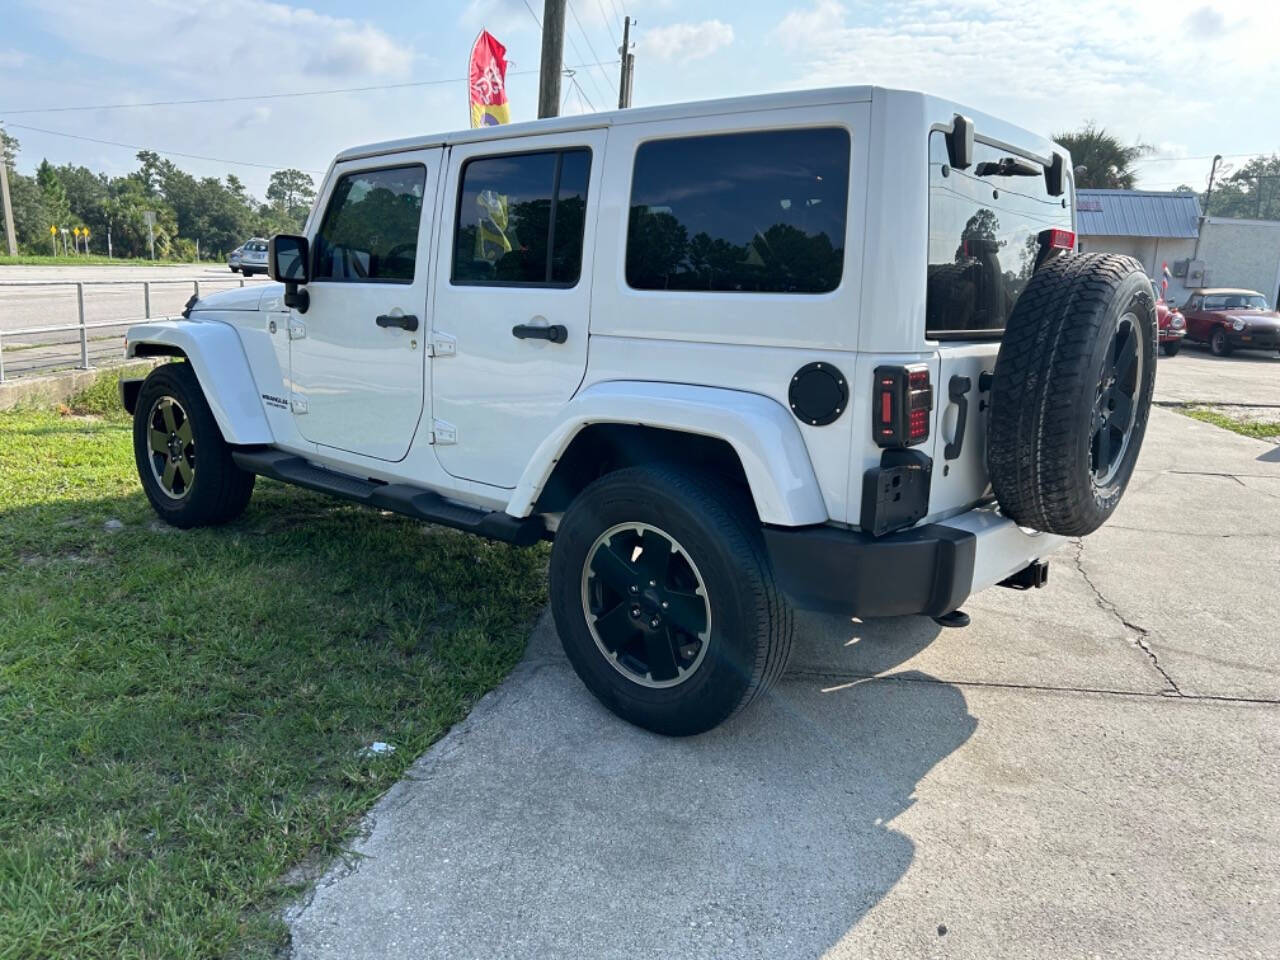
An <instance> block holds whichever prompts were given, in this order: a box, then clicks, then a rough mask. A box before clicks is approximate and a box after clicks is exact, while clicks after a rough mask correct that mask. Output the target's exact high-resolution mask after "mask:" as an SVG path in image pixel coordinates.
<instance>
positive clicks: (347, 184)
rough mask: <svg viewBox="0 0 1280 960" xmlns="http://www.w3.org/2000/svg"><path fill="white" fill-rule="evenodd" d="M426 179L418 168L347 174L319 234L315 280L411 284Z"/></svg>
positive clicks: (425, 172) (315, 246)
mask: <svg viewBox="0 0 1280 960" xmlns="http://www.w3.org/2000/svg"><path fill="white" fill-rule="evenodd" d="M426 179H427V171H426V168H425V167H423V166H421V165H420V164H414V165H413V166H408V167H391V168H385V169H382V170H362V171H360V172H358V173H348V174H344V175H343V177H342V178H341V179H340V180H339V181H338V183H337V185H336V186H335V187H334V188H333V194H332V195H331V196H330V197H329V206H328V208H327V209H326V210H325V213H324V220H323V221H321V223H320V230H319V231H318V232H317V233H316V239H315V243H314V245H313V249H314V265H313V269H312V271H311V278H312V280H320V281H331V282H337V283H369V282H374V283H378V282H381V283H412V282H413V274H414V267H415V265H416V262H417V259H418V227H419V225H420V224H421V222H422V196H423V192H424V190H425V188H426Z"/></svg>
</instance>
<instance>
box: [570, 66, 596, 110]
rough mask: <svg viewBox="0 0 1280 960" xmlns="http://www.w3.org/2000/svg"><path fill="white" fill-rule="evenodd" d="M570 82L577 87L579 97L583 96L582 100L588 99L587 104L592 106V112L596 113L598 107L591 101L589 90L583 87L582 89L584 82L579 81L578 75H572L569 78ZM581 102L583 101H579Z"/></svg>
mask: <svg viewBox="0 0 1280 960" xmlns="http://www.w3.org/2000/svg"><path fill="white" fill-rule="evenodd" d="M587 76H591V74H587ZM569 82H570V83H572V84H573V85H574V86H575V87H576V88H577V90H578V96H579V97H581V98H582V100H586V101H587V106H589V107H590V108H591V112H592V113H594V112H595V109H596V105H595V104H594V103H592V102H591V98H590V97H588V96H587V91H585V90H583V89H582V84H580V83H579V82H578V78H577V77H570V78H569ZM579 102H581V101H579Z"/></svg>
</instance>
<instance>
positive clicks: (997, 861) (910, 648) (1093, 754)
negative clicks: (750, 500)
mask: <svg viewBox="0 0 1280 960" xmlns="http://www.w3.org/2000/svg"><path fill="white" fill-rule="evenodd" d="M1210 362H1212V363H1215V365H1216V363H1217V362H1216V361H1210ZM1181 363H1182V357H1178V358H1176V360H1175V361H1174V363H1170V364H1168V365H1164V366H1162V369H1161V377H1162V378H1163V377H1165V375H1166V373H1167V372H1168V371H1169V370H1170V369H1172V368H1174V366H1175V364H1181ZM1192 363H1193V365H1194V364H1195V361H1192ZM1272 375H1274V373H1272ZM1171 379H1172V378H1171ZM1172 388H1173V387H1172V385H1170V386H1169V387H1168V389H1172ZM1051 571H1052V575H1051V582H1050V584H1049V586H1048V587H1047V588H1046V589H1044V590H1040V591H1034V592H1030V593H1016V592H1013V591H1008V590H1002V589H999V588H996V589H992V590H988V591H986V592H985V593H982V594H980V595H978V596H976V597H974V598H972V599H971V600H970V602H969V603H967V604H966V609H967V610H968V612H969V613H971V614H972V616H973V623H972V625H971V626H969V627H967V628H965V629H961V630H939V628H938V627H937V626H935V625H934V624H933V623H932V621H929V620H926V619H923V618H905V619H899V620H884V621H867V622H857V621H852V622H850V621H847V620H841V619H836V618H818V617H805V618H802V620H801V623H800V630H799V637H798V649H797V651H796V655H795V657H794V659H793V661H792V663H791V669H790V671H789V673H788V674H787V676H786V677H785V678H784V680H783V681H782V682H781V683H780V684H779V687H778V688H777V690H776V691H775V692H774V694H773V695H772V696H770V697H769V698H767V699H765V700H763V701H762V702H757V703H756V704H755V705H753V706H752V708H750V709H748V710H747V711H745V712H744V713H743V714H741V715H740V716H738V717H736V718H734V719H733V720H731V721H730V722H729V723H727V724H726V725H724V726H722V727H721V728H719V729H718V730H716V731H713V732H712V733H710V734H707V735H705V736H702V737H696V738H692V739H687V740H670V739H663V738H661V737H656V736H653V735H650V734H647V733H645V732H643V731H640V730H638V729H636V728H633V727H630V726H628V725H627V724H625V723H623V722H621V721H619V720H617V719H615V718H614V717H613V716H612V715H611V714H609V713H608V712H606V711H605V710H604V709H603V708H602V707H600V706H599V705H598V704H597V703H596V701H595V700H594V699H592V697H591V696H590V695H589V694H588V693H587V692H586V690H585V689H584V688H583V686H582V685H581V684H580V683H579V682H578V679H577V677H576V676H575V675H574V674H573V671H572V669H571V668H570V667H569V665H568V664H567V662H566V661H565V659H564V658H563V656H562V654H561V653H560V650H559V645H558V642H557V640H556V638H555V635H554V630H553V629H552V627H551V624H550V622H549V619H548V618H546V617H544V619H543V620H542V622H541V623H540V624H539V625H538V627H537V629H536V630H535V632H534V634H533V637H532V639H531V641H530V645H529V649H528V653H527V655H526V657H525V659H524V661H523V663H522V664H521V665H520V666H519V667H518V668H517V669H516V670H515V672H514V673H513V674H512V676H511V677H510V678H509V679H508V680H507V681H506V682H505V683H504V684H503V685H502V686H501V687H500V688H499V689H498V690H497V691H495V692H494V693H492V694H490V695H489V696H488V697H486V698H485V699H484V700H483V701H482V702H481V703H480V704H479V705H478V706H477V707H476V709H475V710H474V711H473V712H472V713H471V715H470V716H469V717H468V719H467V720H466V721H465V722H463V723H462V724H460V725H459V726H458V727H456V728H455V729H454V730H453V731H451V732H450V733H449V735H448V736H447V737H445V738H444V739H443V740H442V741H441V742H440V743H438V744H437V745H436V746H435V747H433V748H432V749H431V750H430V751H428V752H427V753H426V754H425V755H423V756H422V757H421V758H420V759H419V760H418V762H417V763H416V764H415V765H414V766H413V767H412V769H411V770H410V772H409V775H408V776H407V777H406V778H405V780H403V781H402V782H401V783H400V784H398V785H397V786H396V787H395V788H393V789H392V790H391V791H390V792H389V793H388V794H387V795H386V796H385V797H384V798H383V799H382V801H381V802H379V803H378V805H377V806H376V808H375V809H374V811H373V813H372V815H371V816H370V817H369V818H368V820H367V823H366V826H367V830H368V832H367V834H366V836H365V837H364V838H363V839H362V840H361V841H360V842H358V843H357V844H355V846H354V849H353V855H352V856H351V857H350V858H349V859H348V860H347V861H345V862H343V863H339V864H336V865H334V866H333V867H331V868H330V869H329V871H328V873H327V874H325V875H324V877H323V879H322V880H321V881H320V883H319V885H318V887H317V888H316V890H315V892H314V893H313V895H312V896H310V897H309V898H308V899H307V900H306V901H305V902H304V903H301V904H298V905H297V906H295V907H294V908H293V909H291V910H290V911H289V914H288V920H289V922H290V925H291V929H292V934H293V956H294V957H295V958H298V960H320V958H344V960H352V958H363V957H368V958H375V957H376V958H379V960H384V958H386V960H389V958H397V957H415V958H416V957H450V958H463V957H552V956H554V957H564V958H575V957H583V958H586V957H590V958H600V957H627V958H645V957H653V958H658V957H662V958H669V957H681V958H696V957H771V958H773V957H816V956H826V957H833V958H854V957H894V958H899V957H962V958H970V957H971V958H982V960H991V958H1003V957H1008V958H1028V957H1045V958H1054V960H1060V958H1077V957H1079V958H1091V957H1125V958H1141V957H1152V958H1156V957H1161V958H1165V957H1180V958H1181V957H1205V958H1210V957H1211V958H1237V957H1239V958H1245V957H1269V956H1274V955H1275V944H1276V943H1277V942H1278V941H1280V803H1277V801H1276V795H1277V790H1278V789H1280V643H1277V641H1278V640H1280V629H1278V628H1277V626H1276V612H1277V599H1276V598H1277V589H1280V447H1274V446H1272V445H1270V444H1266V443H1262V442H1260V441H1256V440H1250V439H1247V438H1244V437H1240V436H1238V435H1235V434H1232V433H1228V432H1226V431H1223V430H1220V429H1218V428H1216V427H1213V426H1210V425H1208V424H1203V423H1199V422H1195V421H1192V420H1189V419H1187V418H1185V417H1182V416H1181V415H1179V414H1176V413H1172V412H1169V411H1166V410H1159V409H1157V410H1153V412H1152V420H1151V426H1150V431H1149V433H1148V437H1147V441H1146V443H1145V445H1144V448H1143V453H1142V458H1141V461H1140V464H1139V470H1138V472H1137V473H1136V474H1135V477H1134V480H1133V483H1132V485H1131V487H1130V490H1129V492H1128V494H1127V495H1126V497H1125V500H1124V502H1123V503H1122V504H1121V506H1120V509H1119V510H1118V512H1117V513H1116V515H1115V517H1114V518H1113V520H1112V522H1111V523H1109V524H1108V525H1107V526H1105V527H1104V528H1103V529H1102V530H1101V531H1099V532H1098V533H1096V534H1094V535H1092V536H1090V537H1088V538H1087V539H1086V540H1084V542H1083V543H1082V544H1072V545H1070V546H1069V547H1067V548H1065V549H1063V550H1062V551H1061V552H1060V553H1059V554H1058V555H1057V556H1055V557H1054V559H1053V561H1052V564H1051Z"/></svg>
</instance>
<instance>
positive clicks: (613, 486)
mask: <svg viewBox="0 0 1280 960" xmlns="http://www.w3.org/2000/svg"><path fill="white" fill-rule="evenodd" d="M551 607H552V612H553V614H554V615H555V620H556V627H557V630H558V631H559V634H560V640H561V643H562V644H563V645H564V649H565V654H566V656H567V657H568V658H569V662H570V663H571V664H573V668H574V670H575V671H577V673H578V676H579V677H581V678H582V681H583V682H584V683H585V684H586V685H587V687H588V689H590V690H591V692H592V693H594V694H595V695H596V697H597V698H599V700H600V701H601V702H602V703H603V704H604V705H605V706H607V707H608V708H609V709H610V710H612V711H613V712H614V713H616V714H617V715H618V716H620V717H622V718H623V719H625V720H629V721H630V722H632V723H635V724H637V725H639V726H642V727H645V728H646V729H649V730H653V731H655V732H657V733H663V734H668V735H673V736H685V735H689V734H695V733H702V732H703V731H706V730H709V729H711V728H712V727H714V726H716V725H717V724H719V723H720V722H722V721H723V720H725V719H726V718H727V717H729V716H731V715H732V714H733V713H734V712H736V711H737V710H739V709H741V708H742V707H743V706H745V705H746V704H747V703H749V702H750V701H751V700H752V699H754V698H755V697H756V696H757V695H759V694H760V693H761V692H763V691H764V690H767V689H768V688H769V687H770V686H771V685H772V684H773V683H774V681H776V680H777V678H778V676H779V675H781V673H782V669H783V667H784V666H785V664H786V661H787V657H788V655H789V653H790V648H791V635H792V631H793V617H792V612H791V609H790V607H789V605H788V604H787V602H786V600H785V598H784V597H783V596H782V594H781V593H780V591H779V590H778V587H777V585H776V584H775V583H774V579H773V572H772V569H771V568H770V566H769V560H768V555H767V553H766V551H765V547H764V541H763V538H762V537H761V534H760V524H759V521H758V520H757V519H756V517H755V514H754V510H753V509H752V507H751V503H750V499H749V497H748V496H747V495H746V494H745V493H743V492H739V491H737V490H736V489H732V490H729V491H727V492H726V491H725V490H724V488H723V485H720V486H719V487H717V485H716V484H714V483H712V482H711V481H710V480H709V479H707V478H704V477H701V476H699V475H697V474H693V473H689V472H686V471H683V470H679V469H676V468H671V467H631V468H628V469H625V470H619V471H617V472H616V473H611V474H608V475H607V476H605V477H602V478H601V479H599V480H597V481H595V482H594V483H593V484H591V485H590V486H589V487H587V489H586V490H584V491H583V492H582V493H581V494H579V495H578V497H577V498H575V499H574V501H573V502H572V503H571V504H570V505H569V509H568V510H567V511H566V513H565V515H564V519H563V521H562V522H561V524H560V527H559V529H558V530H557V532H556V539H555V546H554V548H553V550H552V555H551Z"/></svg>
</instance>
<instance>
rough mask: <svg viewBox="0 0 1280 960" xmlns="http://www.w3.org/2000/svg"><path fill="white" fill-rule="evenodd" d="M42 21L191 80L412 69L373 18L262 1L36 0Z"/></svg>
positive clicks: (379, 74) (82, 44)
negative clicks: (116, 1)
mask: <svg viewBox="0 0 1280 960" xmlns="http://www.w3.org/2000/svg"><path fill="white" fill-rule="evenodd" d="M40 9H41V12H42V13H43V15H44V16H43V20H44V27H45V29H46V30H48V31H49V32H50V33H53V34H54V35H56V36H57V37H59V38H60V39H61V40H63V41H64V42H65V43H66V44H67V45H68V46H70V47H71V48H73V49H75V50H77V51H79V52H81V53H83V54H85V55H89V56H92V57H94V58H97V59H101V60H107V61H111V62H115V63H118V64H121V65H122V66H124V65H128V66H135V65H136V64H137V62H138V55H139V52H140V51H146V61H147V64H148V65H149V66H151V67H155V68H160V69H163V70H166V71H169V72H170V73H171V74H173V75H174V77H175V78H176V77H178V76H180V77H181V78H182V80H183V86H184V87H186V88H190V87H191V86H193V85H195V84H198V83H200V82H201V81H202V80H214V81H216V82H217V83H218V84H219V85H220V84H221V83H222V82H233V83H234V84H235V85H236V86H245V85H248V84H258V83H266V82H270V84H271V86H272V87H273V88H276V89H279V87H280V86H281V85H282V84H284V83H286V82H287V81H288V80H289V79H292V78H299V77H308V78H311V79H310V80H309V83H308V85H314V82H315V81H314V78H315V77H317V76H323V77H327V78H329V79H331V80H335V81H337V80H348V79H351V78H353V77H370V78H386V77H391V78H401V77H405V76H408V74H409V70H410V66H411V64H412V60H413V51H412V50H411V49H410V48H408V47H406V46H404V45H403V44H402V43H401V42H400V41H398V40H397V39H396V38H393V37H392V36H391V35H390V34H388V33H386V32H384V31H382V30H380V29H378V28H377V27H374V26H372V25H371V24H369V23H365V22H358V21H356V20H353V19H349V18H346V17H333V16H330V15H328V14H325V13H318V12H316V11H314V10H309V9H307V8H305V7H289V6H285V5H284V4H280V3H271V2H266V0H219V2H218V3H217V4H209V5H203V4H200V5H196V4H191V3H187V2H182V0H135V2H134V3H132V4H131V5H130V8H129V11H128V15H127V16H122V15H121V11H120V10H119V9H118V8H117V7H116V6H115V5H112V4H103V3H99V2H96V0H64V2H62V3H59V4H58V5H57V6H56V7H52V6H45V5H42V6H41V8H40Z"/></svg>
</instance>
